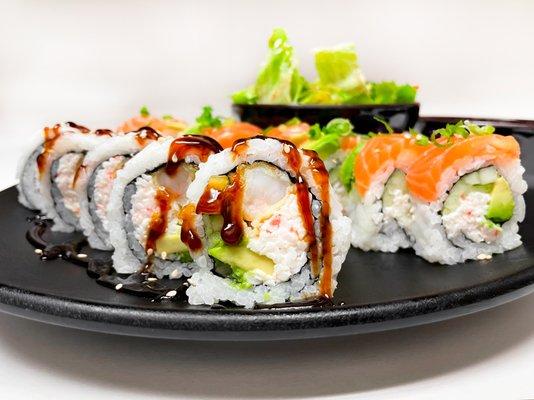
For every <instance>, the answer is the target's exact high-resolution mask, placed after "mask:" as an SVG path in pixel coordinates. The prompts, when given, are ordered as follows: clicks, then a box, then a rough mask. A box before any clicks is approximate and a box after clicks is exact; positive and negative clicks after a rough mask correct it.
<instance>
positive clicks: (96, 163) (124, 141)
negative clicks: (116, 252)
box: [75, 127, 161, 250]
mask: <svg viewBox="0 0 534 400" xmlns="http://www.w3.org/2000/svg"><path fill="white" fill-rule="evenodd" d="M160 138H161V136H160V134H159V133H158V132H157V131H155V130H154V129H152V128H150V127H143V128H141V129H139V130H137V131H134V132H129V133H127V134H125V135H120V136H114V137H112V138H110V139H109V140H107V141H106V142H105V143H103V144H101V145H99V146H97V147H95V148H94V149H93V150H91V151H89V152H88V153H87V154H86V155H85V157H84V159H83V162H82V163H81V164H80V166H79V167H78V172H77V174H78V175H77V176H78V178H77V180H76V184H75V190H76V192H77V194H78V200H79V204H80V225H81V228H82V230H83V233H84V235H85V236H86V237H87V239H88V242H89V244H90V245H91V247H93V248H95V249H100V250H112V249H113V247H112V246H111V243H110V241H109V227H108V218H107V206H108V202H109V196H110V194H111V189H112V187H113V182H114V180H115V177H116V175H117V172H118V171H119V170H120V169H121V168H122V167H123V166H124V164H125V163H126V161H127V160H128V159H130V158H131V157H132V156H133V155H135V154H136V153H138V152H139V151H141V150H142V149H143V148H145V147H146V146H147V145H148V144H150V143H152V142H154V141H157V140H158V139H160Z"/></svg>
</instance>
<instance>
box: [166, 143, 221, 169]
mask: <svg viewBox="0 0 534 400" xmlns="http://www.w3.org/2000/svg"><path fill="white" fill-rule="evenodd" d="M221 150H222V147H221V145H220V144H219V143H217V141H215V140H214V139H212V138H210V137H207V136H200V135H185V136H182V137H180V138H178V139H175V140H173V142H172V143H171V145H170V146H169V153H168V156H167V165H166V166H165V172H166V173H167V175H169V176H172V175H174V174H175V173H176V170H177V169H178V167H179V166H180V164H181V163H182V162H183V161H184V160H185V158H186V157H187V156H197V157H198V159H199V160H200V161H201V162H205V161H206V160H207V159H208V157H209V156H210V155H212V154H214V153H218V152H219V151H221Z"/></svg>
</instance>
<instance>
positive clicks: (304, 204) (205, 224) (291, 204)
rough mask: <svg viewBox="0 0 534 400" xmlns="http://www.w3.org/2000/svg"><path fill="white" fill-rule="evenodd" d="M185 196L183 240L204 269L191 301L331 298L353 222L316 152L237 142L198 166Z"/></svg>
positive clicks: (265, 141)
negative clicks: (351, 222) (347, 215)
mask: <svg viewBox="0 0 534 400" xmlns="http://www.w3.org/2000/svg"><path fill="white" fill-rule="evenodd" d="M187 197H188V199H189V201H190V202H191V204H189V205H187V206H186V207H184V209H183V212H182V218H183V220H184V224H183V227H182V237H183V238H184V239H185V240H184V242H185V243H186V244H187V245H188V246H189V247H190V248H191V249H192V250H194V251H193V252H192V254H193V256H194V259H195V261H196V262H197V264H198V265H199V266H200V270H199V271H198V272H195V273H194V274H193V276H192V277H191V278H190V279H189V288H188V289H187V291H186V293H187V295H188V298H189V302H190V303H191V304H208V305H213V304H216V303H220V302H231V303H233V304H236V305H239V306H244V307H247V308H250V307H254V306H255V305H259V304H275V303H284V302H286V301H304V300H312V299H317V298H320V297H327V298H329V297H331V296H332V295H333V292H334V290H335V288H336V285H337V275H338V273H339V271H340V269H341V264H342V263H343V261H344V260H345V257H346V254H347V251H348V248H349V246H350V242H349V233H350V221H349V220H348V218H346V217H344V216H343V215H342V213H341V206H340V204H339V202H338V200H337V198H336V196H335V195H334V193H333V192H332V190H331V187H330V183H329V177H328V172H327V170H326V168H325V166H324V163H323V162H322V161H321V160H320V159H319V157H318V156H317V153H315V152H313V151H301V150H298V149H297V148H296V147H295V145H294V144H292V143H290V142H288V141H282V140H277V139H271V138H266V137H256V138H252V139H243V140H239V141H237V142H236V143H235V144H234V145H233V146H232V147H231V148H227V149H225V150H224V151H223V152H221V153H218V154H215V155H212V156H211V157H210V158H209V159H208V161H207V162H206V163H204V164H202V165H201V166H200V168H199V170H198V172H197V174H196V177H195V180H194V181H193V182H192V183H191V185H190V187H189V189H188V191H187ZM186 226H187V230H185V229H184V227H186Z"/></svg>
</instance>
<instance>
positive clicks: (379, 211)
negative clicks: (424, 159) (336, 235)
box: [334, 133, 428, 252]
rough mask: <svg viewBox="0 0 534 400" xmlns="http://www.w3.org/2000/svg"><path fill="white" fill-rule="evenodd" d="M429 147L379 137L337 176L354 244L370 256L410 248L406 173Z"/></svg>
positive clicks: (406, 137) (400, 137)
mask: <svg viewBox="0 0 534 400" xmlns="http://www.w3.org/2000/svg"><path fill="white" fill-rule="evenodd" d="M427 149H428V147H427V146H425V145H423V144H421V143H419V142H418V139H417V138H416V137H414V136H413V135H410V134H409V133H406V134H402V133H391V134H378V135H375V136H373V137H371V138H370V139H368V140H367V141H366V142H365V143H364V144H363V146H362V147H361V148H354V150H353V152H352V153H350V155H349V156H348V157H347V158H346V159H345V161H344V163H343V164H342V165H341V167H340V169H339V171H337V173H335V174H334V175H335V176H336V177H337V178H336V185H335V187H336V189H337V191H338V193H339V194H340V197H341V201H342V204H343V208H344V211H345V213H346V215H347V216H349V217H350V219H351V221H352V229H351V243H352V245H353V246H354V247H357V248H360V249H362V250H365V251H369V250H374V251H383V252H396V251H397V250H398V249H399V248H409V247H410V246H411V239H410V237H409V235H407V234H406V230H405V227H406V225H407V224H410V223H411V221H412V215H411V208H412V201H411V197H410V195H409V193H408V192H407V190H406V179H405V176H406V173H407V171H408V170H409V168H410V166H411V164H412V163H413V162H415V160H417V158H418V157H419V156H420V155H421V154H422V153H423V152H425V151H426V150H427Z"/></svg>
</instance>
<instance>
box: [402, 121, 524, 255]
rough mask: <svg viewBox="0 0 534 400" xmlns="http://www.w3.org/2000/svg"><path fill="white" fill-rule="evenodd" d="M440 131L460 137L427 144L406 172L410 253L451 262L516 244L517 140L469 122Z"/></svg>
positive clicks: (520, 188)
mask: <svg viewBox="0 0 534 400" xmlns="http://www.w3.org/2000/svg"><path fill="white" fill-rule="evenodd" d="M440 132H443V133H447V132H460V133H461V135H458V134H454V135H452V136H449V137H448V138H447V141H446V143H440V142H443V141H445V138H442V139H443V140H441V141H438V144H439V146H436V145H433V144H431V145H429V146H428V147H429V149H428V150H427V151H426V152H425V153H423V154H422V156H421V157H420V159H418V160H417V161H416V162H415V163H414V164H413V165H412V166H411V167H410V169H409V170H408V173H407V174H406V190H407V191H408V192H409V193H410V195H411V197H412V203H413V205H412V206H413V209H412V211H411V214H412V222H411V224H409V225H408V227H407V229H408V232H409V234H410V235H411V236H412V237H413V239H414V244H413V248H414V249H415V252H416V253H417V254H418V255H419V256H421V257H423V258H425V259H426V260H428V261H430V262H439V263H442V264H455V263H459V262H463V261H466V260H472V259H485V258H491V255H492V254H496V253H503V252H504V251H507V250H511V249H513V248H516V247H518V246H519V245H521V237H520V235H519V233H518V228H519V227H518V224H519V223H520V222H521V221H523V219H524V217H525V201H524V199H523V193H525V191H526V190H527V183H526V182H525V181H524V179H523V173H524V168H523V167H522V166H521V160H520V148H519V143H518V142H517V141H516V139H515V138H514V137H512V136H501V135H497V134H492V132H493V128H492V127H483V128H481V127H477V126H475V125H472V124H468V123H465V124H456V125H449V126H448V127H447V129H446V130H441V131H440Z"/></svg>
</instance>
